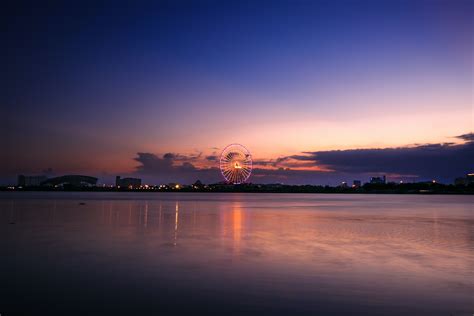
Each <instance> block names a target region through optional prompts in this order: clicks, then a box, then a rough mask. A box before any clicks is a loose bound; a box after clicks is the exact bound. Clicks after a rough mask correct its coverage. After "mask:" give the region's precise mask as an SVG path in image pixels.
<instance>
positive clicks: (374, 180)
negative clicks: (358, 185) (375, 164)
mask: <svg viewBox="0 0 474 316" xmlns="http://www.w3.org/2000/svg"><path fill="white" fill-rule="evenodd" d="M370 183H371V184H385V183H387V178H386V177H385V175H383V176H382V177H372V178H370Z"/></svg>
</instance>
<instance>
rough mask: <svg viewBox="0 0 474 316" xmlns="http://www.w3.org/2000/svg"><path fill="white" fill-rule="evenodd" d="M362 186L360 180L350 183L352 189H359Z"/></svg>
mask: <svg viewBox="0 0 474 316" xmlns="http://www.w3.org/2000/svg"><path fill="white" fill-rule="evenodd" d="M361 186H362V182H361V181H360V180H354V181H353V182H352V187H353V188H360V187H361Z"/></svg>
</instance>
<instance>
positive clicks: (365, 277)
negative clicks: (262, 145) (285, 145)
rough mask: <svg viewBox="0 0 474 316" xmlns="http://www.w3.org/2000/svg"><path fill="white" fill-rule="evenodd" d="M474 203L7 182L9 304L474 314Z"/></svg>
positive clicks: (5, 306) (3, 209)
mask: <svg viewBox="0 0 474 316" xmlns="http://www.w3.org/2000/svg"><path fill="white" fill-rule="evenodd" d="M81 203H85V204H84V205H82V204H81ZM473 204H474V196H414V195H410V196H406V195H318V194H311V195H306V194H206V193H201V194H191V193H185V194H172V193H164V194H160V193H61V192H59V193H34V192H33V193H26V192H25V193H22V192H18V193H5V192H4V193H1V194H0V253H1V258H0V313H1V315H2V316H10V315H22V314H31V315H53V314H56V315H71V314H79V315H103V314H114V315H119V314H120V315H121V314H123V315H176V314H183V315H188V314H189V315H211V314H212V315H303V314H304V315H472V313H474V281H473V280H474V251H473V250H474V209H473Z"/></svg>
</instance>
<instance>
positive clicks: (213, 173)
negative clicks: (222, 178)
mask: <svg viewBox="0 0 474 316" xmlns="http://www.w3.org/2000/svg"><path fill="white" fill-rule="evenodd" d="M199 158H200V154H199V155H195V156H187V155H182V154H175V153H166V154H164V155H163V156H162V157H159V156H157V155H155V154H152V153H137V157H135V158H134V160H135V161H137V162H138V163H139V165H138V166H137V167H136V170H135V172H134V173H135V174H137V175H140V176H141V177H143V178H145V180H147V179H148V180H149V181H153V182H155V181H158V183H168V182H183V183H193V182H194V181H196V180H198V179H200V180H201V181H205V182H217V181H219V175H220V174H219V171H218V169H217V168H196V167H195V166H194V164H193V163H191V162H190V161H192V160H198V159H199Z"/></svg>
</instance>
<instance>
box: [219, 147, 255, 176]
mask: <svg viewBox="0 0 474 316" xmlns="http://www.w3.org/2000/svg"><path fill="white" fill-rule="evenodd" d="M220 168H221V173H222V176H223V177H224V179H225V180H226V181H227V182H229V183H232V184H240V183H243V182H245V181H247V179H248V178H249V177H250V174H251V173H252V156H251V155H250V152H249V151H248V150H247V148H245V147H244V146H242V145H240V144H230V145H229V146H227V147H226V148H224V150H223V151H222V154H221V159H220Z"/></svg>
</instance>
